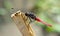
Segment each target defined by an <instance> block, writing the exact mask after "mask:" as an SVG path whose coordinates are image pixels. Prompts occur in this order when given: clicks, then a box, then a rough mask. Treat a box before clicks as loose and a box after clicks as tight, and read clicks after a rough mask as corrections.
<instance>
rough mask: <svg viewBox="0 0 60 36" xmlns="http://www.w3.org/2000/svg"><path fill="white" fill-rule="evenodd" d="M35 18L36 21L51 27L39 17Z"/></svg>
mask: <svg viewBox="0 0 60 36" xmlns="http://www.w3.org/2000/svg"><path fill="white" fill-rule="evenodd" d="M35 20H36V21H38V22H41V23H43V24H45V25H46V26H50V27H52V25H51V24H47V23H46V22H44V21H42V20H41V19H39V18H35Z"/></svg>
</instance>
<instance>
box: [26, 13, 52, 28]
mask: <svg viewBox="0 0 60 36" xmlns="http://www.w3.org/2000/svg"><path fill="white" fill-rule="evenodd" d="M25 15H26V16H27V17H29V18H31V19H33V20H36V21H38V22H41V23H42V24H44V25H46V26H49V27H52V24H48V23H46V22H44V21H43V20H42V19H40V18H38V17H37V16H35V15H34V14H33V13H25Z"/></svg>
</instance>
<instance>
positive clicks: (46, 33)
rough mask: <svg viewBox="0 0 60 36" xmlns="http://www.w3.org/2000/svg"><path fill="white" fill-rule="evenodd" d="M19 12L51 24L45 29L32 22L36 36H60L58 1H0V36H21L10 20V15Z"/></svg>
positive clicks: (59, 2) (59, 0)
mask: <svg viewBox="0 0 60 36" xmlns="http://www.w3.org/2000/svg"><path fill="white" fill-rule="evenodd" d="M18 10H21V11H24V12H27V11H28V12H33V13H34V14H36V15H37V16H38V17H39V18H41V19H42V20H43V21H45V22H47V23H49V24H52V27H47V26H45V25H43V24H42V23H39V22H36V21H34V22H33V23H34V24H32V25H33V29H34V30H35V32H36V36H60V0H0V35H1V36H21V33H20V32H19V31H18V29H17V27H16V25H15V24H14V22H13V21H12V19H11V17H10V16H11V14H12V13H14V12H16V11H18Z"/></svg>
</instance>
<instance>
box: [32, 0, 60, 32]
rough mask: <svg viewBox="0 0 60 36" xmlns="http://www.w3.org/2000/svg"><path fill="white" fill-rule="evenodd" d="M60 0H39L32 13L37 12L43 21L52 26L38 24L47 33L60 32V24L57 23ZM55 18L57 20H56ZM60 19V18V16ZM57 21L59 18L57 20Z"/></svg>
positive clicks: (59, 13) (59, 12)
mask: <svg viewBox="0 0 60 36" xmlns="http://www.w3.org/2000/svg"><path fill="white" fill-rule="evenodd" d="M59 3H60V0H37V2H36V4H35V7H34V8H33V9H32V12H35V13H36V14H37V15H38V16H39V17H40V18H41V19H42V20H43V21H45V22H47V23H50V24H52V27H47V26H45V25H42V23H36V24H37V25H40V26H42V27H43V28H45V30H46V31H48V32H49V31H54V32H60V29H59V27H60V24H58V23H57V22H55V20H53V19H55V18H56V15H57V16H58V15H60V4H59ZM54 17H55V18H54ZM59 17H60V16H59ZM56 20H57V18H56Z"/></svg>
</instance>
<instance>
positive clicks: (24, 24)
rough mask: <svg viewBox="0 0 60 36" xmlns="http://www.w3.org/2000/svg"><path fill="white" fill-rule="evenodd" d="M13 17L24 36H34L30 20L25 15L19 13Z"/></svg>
mask: <svg viewBox="0 0 60 36" xmlns="http://www.w3.org/2000/svg"><path fill="white" fill-rule="evenodd" d="M11 17H12V19H13V20H14V22H15V23H16V25H17V27H18V29H19V31H20V32H21V33H22V35H23V36H34V33H33V29H32V28H31V25H30V23H29V22H30V20H29V18H28V17H27V16H25V14H24V13H22V12H21V11H17V12H16V13H14V14H12V15H11Z"/></svg>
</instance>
